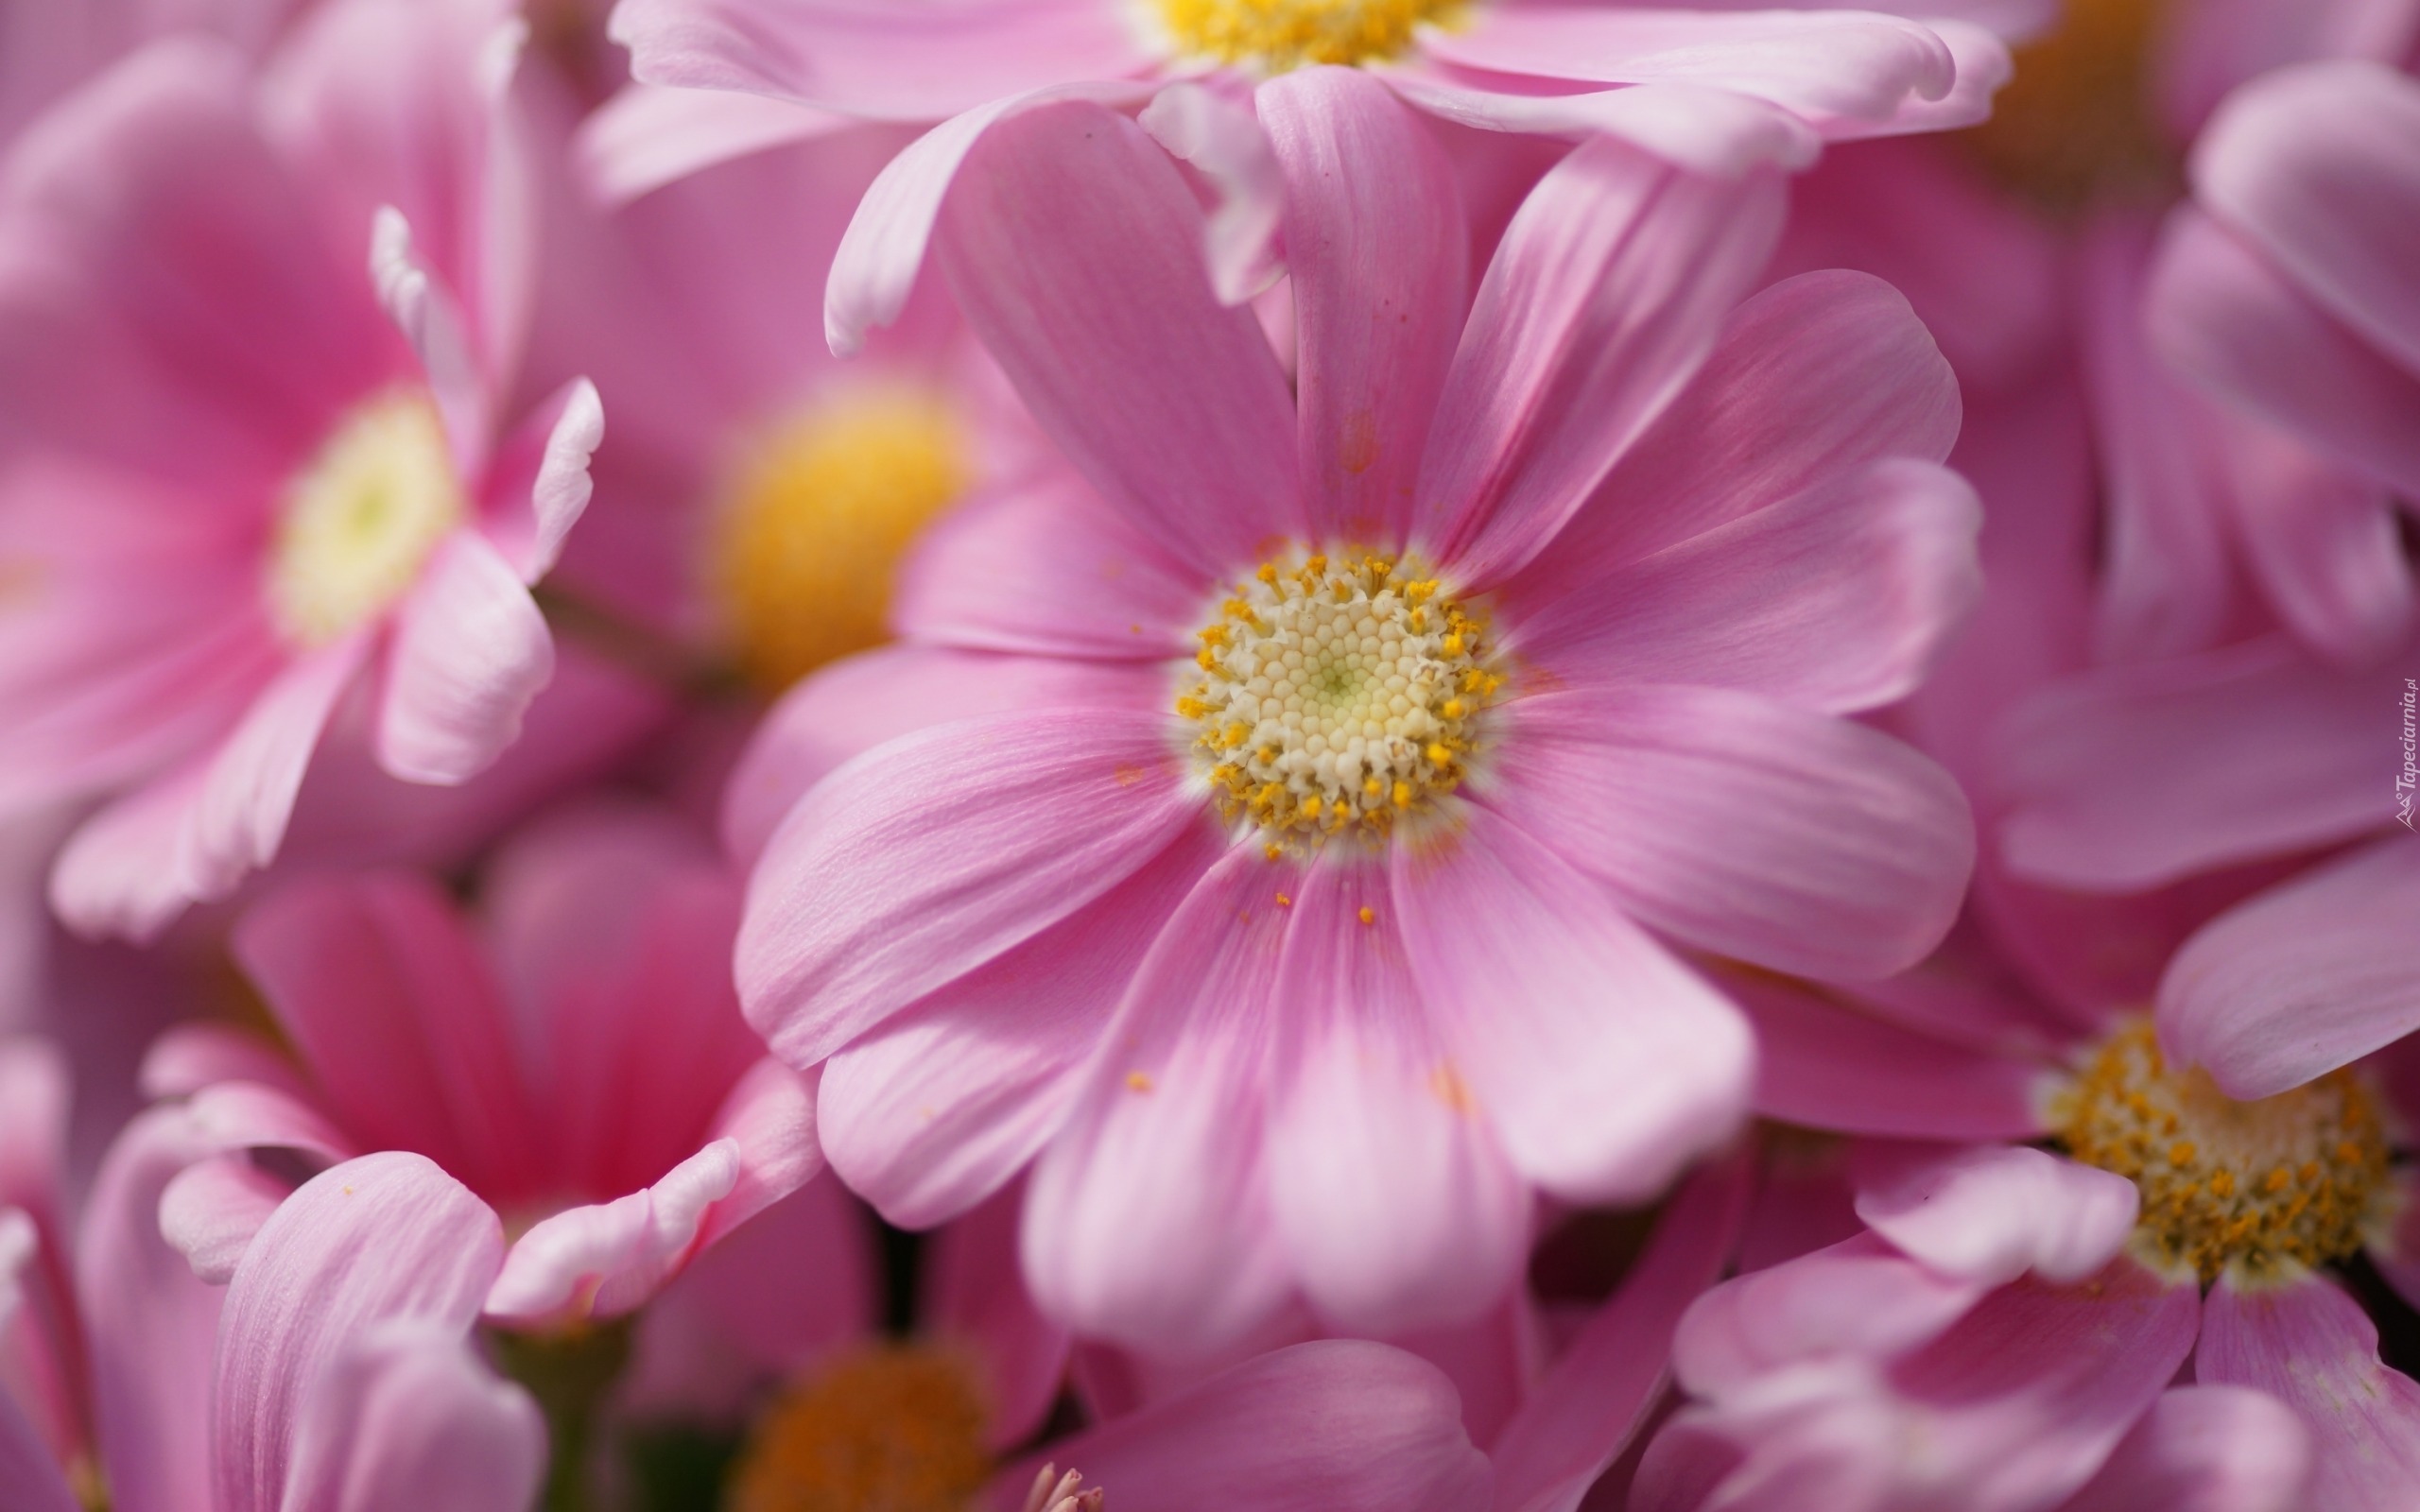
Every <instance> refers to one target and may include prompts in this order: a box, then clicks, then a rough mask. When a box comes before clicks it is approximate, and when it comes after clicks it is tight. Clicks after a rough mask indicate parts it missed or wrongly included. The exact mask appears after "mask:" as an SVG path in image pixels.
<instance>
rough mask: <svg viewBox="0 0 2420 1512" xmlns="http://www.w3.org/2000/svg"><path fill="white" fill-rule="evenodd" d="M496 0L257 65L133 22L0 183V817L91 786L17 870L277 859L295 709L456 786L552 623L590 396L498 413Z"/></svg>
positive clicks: (187, 888) (506, 377)
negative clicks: (140, 35)
mask: <svg viewBox="0 0 2420 1512" xmlns="http://www.w3.org/2000/svg"><path fill="white" fill-rule="evenodd" d="M505 9H506V8H505V7H504V6H503V5H502V4H501V3H500V0H445V3H444V4H441V5H438V6H435V7H432V6H429V5H424V4H418V3H408V0H339V3H337V4H333V5H330V6H328V7H326V8H324V9H320V10H319V11H316V12H315V13H314V14H313V16H312V17H311V18H310V20H309V21H308V23H307V24H305V25H303V26H301V27H300V28H299V29H298V30H297V31H296V33H295V34H294V35H293V37H292V38H291V39H290V40H289V41H288V43H286V44H285V46H284V47H283V48H281V49H280V51H279V52H278V53H277V54H276V55H275V56H274V57H273V58H272V59H271V60H270V61H269V62H268V65H267V67H266V70H265V71H264V72H263V74H262V75H261V76H260V77H258V78H254V77H250V76H249V75H248V73H247V72H246V70H245V68H244V67H243V65H242V64H241V63H240V62H239V60H237V58H236V57H235V56H234V55H233V54H232V53H228V52H224V51H220V50H217V49H216V48H214V47H212V46H211V45H209V44H206V43H198V42H170V43H160V44H158V45H157V46H155V47H154V48H152V49H150V50H148V51H147V52H145V53H143V54H142V55H140V56H138V57H136V58H134V59H131V60H128V61H127V62H126V63H124V64H122V65H120V66H119V67H118V68H117V69H115V70H113V71H112V73H110V74H109V75H108V76H107V77H104V78H102V79H100V80H98V81H96V82H95V84H93V85H92V86H90V87H89V88H88V89H87V90H85V91H83V92H82V93H80V94H78V96H76V97H75V98H74V99H72V100H70V101H68V102H65V103H63V104H62V105H61V106H60V107H59V108H57V109H56V110H55V111H54V112H51V113H50V114H49V115H48V116H46V117H45V118H44V120H43V122H42V124H41V126H40V127H39V128H38V129H35V130H32V131H30V132H28V133H27V134H26V137H24V138H23V139H22V140H21V141H20V142H19V143H18V144H17V146H16V149H15V150H14V152H13V153H12V155H11V157H10V160H9V167H8V171H7V175H6V179H5V182H4V183H0V582H5V583H6V584H7V585H8V588H7V592H6V593H5V595H0V770H5V773H6V777H5V779H0V808H7V809H19V808H26V807H31V806H36V805H43V804H53V803H58V802H61V801H63V800H71V799H92V798H104V799H108V801H107V802H106V804H105V806H104V807H102V808H101V810H100V811H99V812H98V813H97V814H95V816H92V818H91V819H89V820H88V821H87V822H86V823H85V824H84V825H83V827H82V828H81V829H80V830H78V832H77V833H76V834H75V835H74V836H73V837H72V838H71V839H70V840H69V842H68V844H67V847H66V850H65V851H64V852H63V853H62V854H61V858H60V860H59V863H58V865H57V867H56V868H55V870H54V872H53V876H52V898H53V901H54V902H55V904H56V906H57V907H58V909H59V911H60V913H61V915H62V916H63V917H64V918H66V919H68V920H69V921H70V922H71V923H73V924H75V925H77V926H78V927H79V928H83V929H86V930H114V931H121V932H126V933H131V934H138V935H139V934H146V933H148V932H150V931H152V930H155V929H157V928H158V927H159V926H161V925H162V924H163V923H164V922H165V921H166V920H167V919H171V918H173V917H174V916H175V915H176V914H177V913H178V912H179V911H180V910H181V909H182V908H183V907H184V906H185V905H186V904H187V903H189V902H193V901H194V900H197V899H202V898H210V897H216V896H218V895H221V894H223V893H225V892H226V891H228V890H229V889H230V888H231V887H233V885H234V884H235V882H236V881H237V879H239V878H240V877H241V876H242V875H243V874H244V873H245V872H246V871H248V870H250V869H251V868H254V867H257V866H260V865H262V864H264V863H265V862H267V861H268V859H269V858H270V857H271V856H272V855H274V854H275V853H276V851H277V850H278V847H279V843H280V841H281V839H282V837H283V834H284V833H285V825H286V820H287V817H288V816H289V814H290V811H291V809H292V806H293V802H294V797H295V792H296V789H297V787H298V785H299V784H300V782H302V776H303V773H304V771H305V769H306V768H307V767H308V766H309V765H310V763H311V758H312V752H313V750H314V748H315V747H316V746H317V745H318V744H319V742H320V734H321V731H322V730H323V728H324V727H325V726H326V724H327V722H328V720H329V717H330V715H331V713H332V711H334V710H335V709H336V708H337V705H338V703H339V701H340V700H341V699H342V697H343V696H344V695H345V693H346V691H347V690H348V689H350V688H353V687H354V686H356V685H363V684H367V685H369V686H370V687H371V688H372V690H373V696H374V697H375V700H376V711H375V721H374V723H375V742H376V750H377V757H378V761H379V764H380V765H381V766H382V767H383V768H384V769H385V770H386V771H387V772H389V773H390V774H392V775H394V776H397V777H400V778H404V779H406V780H407V781H412V782H440V783H452V782H461V781H463V780H464V779H466V778H468V777H470V776H472V775H473V774H474V773H475V772H477V771H479V770H480V769H481V768H483V767H485V766H486V765H489V764H490V763H491V762H493V760H494V759H495V757H496V755H497V753H498V752H499V751H500V750H502V749H503V748H504V747H506V746H508V745H509V744H510V743H511V741H512V739H513V738H514V736H515V734H516V732H517V731H518V730H519V727H520V722H521V716H522V712H523V710H524V708H525V706H526V705H527V703H528V702H529V700H530V698H531V697H532V696H533V695H535V694H536V692H537V691H538V690H539V688H541V687H542V686H543V685H544V683H545V681H546V679H547V677H548V675H549V673H550V671H551V669H552V666H553V647H552V643H551V641H550V639H549V637H548V634H547V630H546V627H545V623H544V620H543V619H542V618H541V617H540V614H539V611H538V609H537V606H536V604H535V603H534V602H533V601H532V599H531V598H530V595H529V590H528V587H527V585H528V584H529V583H530V582H532V581H534V580H535V579H536V578H537V577H538V576H541V575H542V574H543V573H544V572H545V570H546V569H547V567H548V566H549V565H550V564H551V563H552V561H553V559H554V557H555V554H556V552H557V551H558V549H559V548H560V546H561V544H562V539H563V535H564V533H565V532H566V531H567V530H568V529H569V528H570V527H571V524H572V523H573V522H574V521H575V520H576V519H577V518H578V516H579V511H580V508H581V507H582V506H583V505H584V504H585V502H586V500H587V496H588V481H587V472H586V469H587V457H588V454H589V452H590V450H591V449H592V448H593V447H594V446H595V445H596V441H597V438H598V437H599V435H600V433H601V426H602V423H603V421H602V414H601V411H600V410H599V409H598V406H597V401H596V393H595V391H594V390H593V389H591V388H590V387H587V386H586V385H585V384H583V383H575V384H572V385H569V386H567V387H565V388H564V389H563V390H562V392H560V393H558V394H557V395H556V396H555V397H554V398H553V399H552V400H550V401H549V402H547V403H546V404H544V405H542V406H541V407H540V408H539V410H538V411H537V412H536V413H535V414H533V415H532V416H530V417H528V418H527V419H526V420H525V421H521V422H520V423H519V424H518V426H517V427H516V428H513V429H510V430H504V429H501V428H500V426H499V421H501V420H502V418H503V417H502V416H501V415H500V414H499V412H498V405H497V396H498V395H499V394H500V393H502V392H503V391H504V390H505V388H506V387H507V386H508V385H509V383H510V373H511V369H512V367H513V364H514V361H515V354H516V352H517V350H518V347H519V344H520V338H521V327H522V326H523V324H524V323H525V317H524V311H525V307H526V304H527V288H526V284H527V282H528V280H529V278H530V277H531V273H532V269H531V266H530V258H531V243H530V239H529V228H528V226H527V219H528V214H529V212H528V207H527V204H526V203H525V202H524V197H525V186H524V185H523V183H522V181H521V180H522V178H523V175H524V172H525V167H524V164H523V163H522V161H521V159H520V157H519V155H518V152H517V150H516V147H515V145H514V142H513V135H514V130H513V117H512V111H511V107H510V101H509V100H508V98H507V95H508V90H509V85H510V78H511V74H512V67H513V60H514V56H515V47H516V44H517V40H518V36H519V28H518V26H517V24H515V23H513V22H510V21H509V20H507V19H506V17H505V14H504V12H505Z"/></svg>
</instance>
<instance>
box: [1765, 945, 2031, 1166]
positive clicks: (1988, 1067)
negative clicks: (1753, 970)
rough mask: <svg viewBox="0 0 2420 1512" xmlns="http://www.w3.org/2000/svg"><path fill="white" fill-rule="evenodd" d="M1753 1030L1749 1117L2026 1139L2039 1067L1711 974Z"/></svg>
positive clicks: (1873, 1130)
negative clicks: (1752, 1102)
mask: <svg viewBox="0 0 2420 1512" xmlns="http://www.w3.org/2000/svg"><path fill="white" fill-rule="evenodd" d="M1720 981H1721V984H1722V986H1723V987H1724V988H1726V989H1727V990H1728V991H1729V992H1730V994H1731V997H1732V1000H1733V1001H1734V1002H1736V1003H1737V1004H1738V1005H1740V1006H1741V1007H1742V1008H1744V1009H1746V1010H1747V1013H1748V1019H1749V1022H1751V1023H1753V1024H1754V1025H1755V1030H1756V1101H1755V1106H1756V1111H1757V1112H1758V1113H1760V1114H1762V1115H1764V1116H1765V1117H1767V1118H1773V1119H1779V1120H1781V1121H1782V1122H1784V1123H1789V1124H1799V1125H1806V1126H1808V1127H1812V1128H1821V1129H1831V1130H1835V1131H1837V1132H1841V1133H1850V1134H1876V1135H1883V1136H1888V1137H1893V1138H1900V1139H1932V1140H1975V1139H2016V1140H2026V1139H2035V1138H2039V1137H2040V1136H2041V1135H2042V1134H2044V1133H2045V1132H2047V1131H2046V1130H2045V1128H2044V1127H2043V1119H2042V1113H2041V1109H2040V1108H2039V1106H2038V1105H2039V1102H2040V1098H2039V1096H2038V1093H2039V1091H2040V1084H2041V1082H2042V1080H2043V1078H2044V1076H2045V1074H2047V1072H2048V1067H2047V1066H2046V1065H2045V1064H2043V1063H2041V1062H2036V1061H2031V1060H2028V1059H2025V1058H2021V1057H2015V1056H2006V1055H1994V1054H1989V1053H1985V1052H1981V1051H1979V1050H1976V1049H1973V1048H1969V1047H1967V1046H1963V1045H1960V1044H1956V1043H1953V1042H1951V1041H1949V1040H1943V1039H1939V1038H1936V1037H1934V1036H1931V1035H1925V1034H1918V1033H1912V1032H1910V1030H1909V1029H1907V1028H1905V1027H1903V1026H1901V1025H1899V1024H1896V1023H1893V1022H1889V1021H1887V1020H1885V1019H1883V1018H1880V1017H1878V1016H1876V1015H1873V1014H1869V1013H1865V1012H1860V1011H1858V1007H1859V1006H1860V1005H1856V1004H1853V1003H1843V1002H1837V1001H1834V1000H1831V999H1828V998H1826V997H1824V996H1823V995H1821V994H1819V993H1818V992H1816V991H1814V990H1812V989H1810V988H1800V987H1798V986H1795V985H1792V984H1785V983H1782V982H1778V981H1774V980H1772V979H1771V978H1766V977H1761V976H1756V975H1751V974H1749V973H1747V972H1738V973H1725V974H1724V975H1723V976H1722V977H1721V978H1720Z"/></svg>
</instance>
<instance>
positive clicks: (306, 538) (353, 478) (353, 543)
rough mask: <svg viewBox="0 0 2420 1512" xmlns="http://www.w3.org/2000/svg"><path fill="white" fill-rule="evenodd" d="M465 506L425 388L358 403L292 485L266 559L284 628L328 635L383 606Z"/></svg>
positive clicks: (408, 582) (312, 638)
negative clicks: (422, 390)
mask: <svg viewBox="0 0 2420 1512" xmlns="http://www.w3.org/2000/svg"><path fill="white" fill-rule="evenodd" d="M469 514H470V504H469V501H468V500H467V499H465V498H464V497H463V494H462V485H461V482H460V480H459V479H458V477H457V476H456V473H455V471H454V456H453V453H452V451H451V450H450V449H449V448H448V447H447V445H446V442H445V427H444V425H443V423H442V422H441V421H440V420H439V419H438V415H437V407H436V405H434V404H431V403H430V402H429V399H428V396H427V395H426V394H425V393H423V392H421V391H419V390H416V389H404V390H397V391H395V392H391V393H388V394H383V395H381V396H379V397H378V398H375V399H372V400H370V401H369V402H368V403H366V404H360V405H358V406H356V407H355V408H354V411H353V412H352V413H351V414H349V415H347V416H346V417H345V418H344V419H343V421H340V422H339V423H338V424H337V428H336V430H335V432H334V434H332V435H331V436H330V437H329V438H328V439H327V440H326V441H325V442H324V443H322V444H321V446H320V451H319V455H316V456H314V457H313V458H312V459H311V461H310V463H309V464H308V465H307V466H305V467H304V468H303V469H302V472H298V473H296V474H295V476H294V478H293V480H292V481H291V482H289V483H288V484H287V486H286V490H285V500H284V507H283V509H282V511H281V513H280V515H279V519H278V524H277V533H276V538H275V540H274V541H273V542H272V544H271V548H270V555H269V565H268V603H269V612H270V614H271V616H272V617H273V618H274V619H275V620H276V622H277V626H278V628H279V629H280V630H282V631H284V632H285V636H286V637H287V638H288V639H289V640H291V641H293V642H295V643H297V644H302V645H322V644H326V643H328V642H330V641H333V640H336V639H337V638H338V637H339V636H342V635H343V634H344V633H345V632H347V631H348V630H351V629H353V628H354V627H356V626H359V625H361V624H362V623H364V622H365V621H367V620H370V619H372V618H373V617H375V616H376V615H378V614H380V613H382V612H384V611H385V610H387V609H389V607H390V606H392V605H393V603H394V602H395V600H396V599H398V598H400V597H402V596H403V594H404V593H405V591H406V590H407V589H409V588H410V587H411V586H412V584H413V582H414V581H415V580H416V579H418V577H419V576H420V573H421V569H422V568H423V566H425V565H426V564H427V561H428V557H429V553H430V552H432V551H434V550H436V549H437V544H438V542H439V541H442V540H444V539H445V537H446V536H447V535H448V534H450V533H451V532H452V531H453V530H454V529H455V528H456V527H457V526H458V525H460V524H461V523H462V522H463V521H464V519H466V518H467V517H468V516H469Z"/></svg>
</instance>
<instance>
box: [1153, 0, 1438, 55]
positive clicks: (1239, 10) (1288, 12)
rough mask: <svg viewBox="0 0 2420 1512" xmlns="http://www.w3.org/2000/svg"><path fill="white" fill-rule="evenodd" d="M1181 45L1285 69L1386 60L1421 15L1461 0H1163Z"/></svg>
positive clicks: (1400, 49)
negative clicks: (1314, 64) (1310, 64)
mask: <svg viewBox="0 0 2420 1512" xmlns="http://www.w3.org/2000/svg"><path fill="white" fill-rule="evenodd" d="M1159 7H1160V18H1161V20H1162V21H1163V22H1164V23H1165V24H1166V26H1167V30H1168V34H1169V36H1170V37H1171V38H1173V39H1174V41H1175V43H1176V45H1177V48H1178V50H1179V51H1181V52H1184V53H1186V54H1189V55H1192V56H1196V57H1202V58H1215V59H1217V60H1219V61H1220V62H1223V63H1242V64H1245V65H1247V66H1252V67H1257V68H1262V69H1266V70H1267V71H1269V72H1271V73H1283V72H1284V71H1286V70H1287V69H1289V68H1300V67H1302V66H1304V65H1305V64H1306V63H1382V62H1385V61H1387V60H1390V59H1393V58H1399V57H1401V56H1402V55H1403V54H1404V53H1405V52H1406V51H1408V50H1409V48H1410V46H1411V36H1412V32H1413V30H1414V29H1415V28H1417V27H1418V26H1420V24H1421V23H1423V22H1434V21H1445V20H1448V19H1450V18H1451V17H1452V16H1453V15H1454V14H1455V12H1457V11H1459V10H1461V9H1462V4H1461V0H1159Z"/></svg>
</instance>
